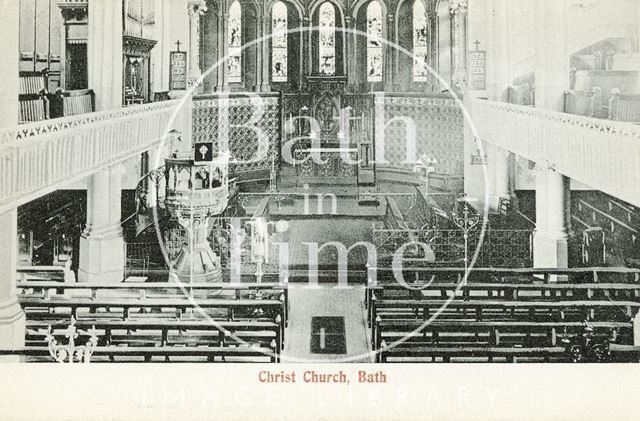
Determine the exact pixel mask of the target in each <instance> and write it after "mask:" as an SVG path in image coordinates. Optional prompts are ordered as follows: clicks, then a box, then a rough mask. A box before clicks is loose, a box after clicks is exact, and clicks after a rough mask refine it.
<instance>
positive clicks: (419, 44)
mask: <svg viewBox="0 0 640 421" xmlns="http://www.w3.org/2000/svg"><path fill="white" fill-rule="evenodd" d="M428 38H429V32H428V28H427V14H426V11H425V8H424V3H423V2H422V0H415V1H414V2H413V56H414V57H413V80H414V81H416V82H421V81H426V80H427V78H428V76H429V70H428V69H427V63H428V57H427V56H428V54H429V47H428V42H429V39H428Z"/></svg>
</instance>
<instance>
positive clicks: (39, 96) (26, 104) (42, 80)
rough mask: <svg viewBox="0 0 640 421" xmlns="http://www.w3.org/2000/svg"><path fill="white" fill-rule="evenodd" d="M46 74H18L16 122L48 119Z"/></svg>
mask: <svg viewBox="0 0 640 421" xmlns="http://www.w3.org/2000/svg"><path fill="white" fill-rule="evenodd" d="M47 86H48V81H47V72H20V74H19V85H18V104H19V110H18V121H19V123H21V124H22V123H28V122H32V121H42V120H45V119H47V118H48V117H49V110H48V101H47V98H46V95H47Z"/></svg>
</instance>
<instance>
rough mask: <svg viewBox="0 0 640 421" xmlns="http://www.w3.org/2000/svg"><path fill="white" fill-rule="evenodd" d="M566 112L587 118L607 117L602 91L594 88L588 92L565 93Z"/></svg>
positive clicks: (572, 91)
mask: <svg viewBox="0 0 640 421" xmlns="http://www.w3.org/2000/svg"><path fill="white" fill-rule="evenodd" d="M564 112H565V113H569V114H576V115H583V116H587V117H596V118H603V117H605V111H604V108H603V103H602V90H601V89H600V88H598V87H594V88H593V89H590V90H588V91H576V90H568V91H565V92H564Z"/></svg>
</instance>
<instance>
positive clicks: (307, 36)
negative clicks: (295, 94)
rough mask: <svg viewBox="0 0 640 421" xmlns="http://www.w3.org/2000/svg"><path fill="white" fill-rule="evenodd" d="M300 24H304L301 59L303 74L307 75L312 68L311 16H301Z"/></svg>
mask: <svg viewBox="0 0 640 421" xmlns="http://www.w3.org/2000/svg"><path fill="white" fill-rule="evenodd" d="M302 25H303V26H304V31H303V32H302V35H303V36H302V48H303V52H302V54H303V56H302V61H303V62H304V63H305V67H304V68H305V71H304V73H305V76H309V75H311V72H312V69H313V57H311V16H303V17H302ZM306 83H307V81H306V77H305V80H304V85H306Z"/></svg>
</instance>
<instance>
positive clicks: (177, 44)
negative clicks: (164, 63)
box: [176, 40, 182, 52]
mask: <svg viewBox="0 0 640 421" xmlns="http://www.w3.org/2000/svg"><path fill="white" fill-rule="evenodd" d="M180 44H182V43H181V42H180V40H178V41H176V47H177V48H178V52H180Z"/></svg>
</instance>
